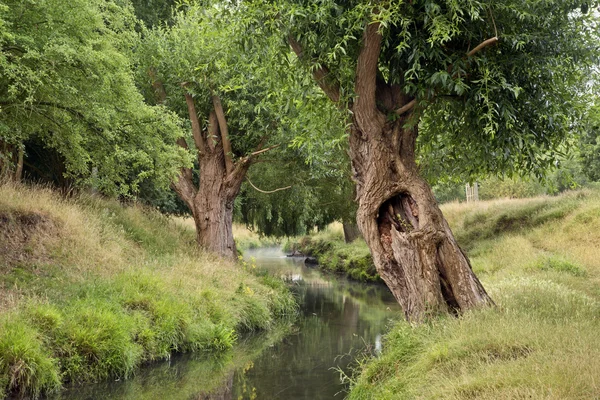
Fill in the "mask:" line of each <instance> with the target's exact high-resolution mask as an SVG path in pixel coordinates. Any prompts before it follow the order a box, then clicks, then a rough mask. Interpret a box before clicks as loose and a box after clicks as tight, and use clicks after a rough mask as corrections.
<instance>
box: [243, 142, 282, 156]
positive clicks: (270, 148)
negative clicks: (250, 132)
mask: <svg viewBox="0 0 600 400" xmlns="http://www.w3.org/2000/svg"><path fill="white" fill-rule="evenodd" d="M279 146H281V145H280V144H276V145H273V146H270V147H267V148H266V149H262V150H257V151H255V152H254V153H250V157H253V156H257V155H259V154H262V153H264V152H267V151H269V150H273V149H276V148H277V147H279Z"/></svg>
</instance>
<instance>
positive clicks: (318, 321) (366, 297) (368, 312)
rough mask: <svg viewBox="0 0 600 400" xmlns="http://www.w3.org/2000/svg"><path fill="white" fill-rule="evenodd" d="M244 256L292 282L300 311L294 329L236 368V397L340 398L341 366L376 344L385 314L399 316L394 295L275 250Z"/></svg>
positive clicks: (345, 367)
mask: <svg viewBox="0 0 600 400" xmlns="http://www.w3.org/2000/svg"><path fill="white" fill-rule="evenodd" d="M248 256H252V257H255V258H256V260H257V265H259V266H261V267H264V268H266V269H268V270H269V271H270V272H272V273H276V274H278V275H280V276H282V277H283V278H284V279H288V280H289V281H291V282H293V283H294V284H293V290H294V292H295V293H296V295H297V296H298V299H299V302H300V304H301V306H302V315H301V317H300V318H299V320H298V321H297V323H296V324H297V327H298V329H297V333H296V334H293V335H290V336H288V337H286V338H285V339H284V340H283V341H282V342H280V343H277V344H275V345H274V346H273V347H270V348H268V349H267V350H265V352H264V353H262V354H261V356H260V357H258V358H257V359H256V360H255V361H254V366H253V368H251V369H249V370H247V371H244V372H240V371H238V372H236V376H235V381H234V388H233V390H234V393H235V396H234V398H236V399H252V398H257V399H274V400H275V399H332V398H343V397H344V396H343V392H344V390H345V387H344V386H343V385H342V384H341V383H340V371H346V372H348V367H349V364H350V363H351V362H352V361H353V360H354V359H355V356H356V355H357V353H359V352H362V351H364V350H365V349H368V350H370V351H377V350H380V349H381V336H382V334H383V333H384V332H385V331H386V326H387V324H388V322H389V319H390V318H398V317H399V309H398V306H397V304H396V302H395V301H394V298H393V296H392V295H391V294H390V292H389V291H388V290H387V289H386V288H385V287H383V286H377V285H362V284H357V283H353V282H348V281H345V280H340V279H339V278H336V277H332V276H326V275H323V274H321V273H320V272H319V271H316V270H314V269H311V268H307V267H305V266H304V263H303V261H302V260H301V259H300V260H299V259H290V258H285V257H282V255H281V253H280V252H276V251H274V250H267V251H265V250H260V251H257V252H253V253H251V254H249V255H248ZM248 387H252V391H251V392H249V391H248Z"/></svg>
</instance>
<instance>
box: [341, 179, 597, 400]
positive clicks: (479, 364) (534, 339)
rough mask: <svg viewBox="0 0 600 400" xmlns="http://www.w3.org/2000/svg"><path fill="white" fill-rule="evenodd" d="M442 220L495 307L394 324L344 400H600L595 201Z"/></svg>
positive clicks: (562, 200)
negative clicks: (380, 350) (417, 322)
mask: <svg viewBox="0 0 600 400" xmlns="http://www.w3.org/2000/svg"><path fill="white" fill-rule="evenodd" d="M443 211H444V213H445V215H446V216H447V218H448V220H449V222H450V224H451V226H452V228H453V230H454V232H455V233H456V236H457V238H458V239H459V241H460V242H461V244H462V245H463V246H464V247H465V248H466V249H467V251H468V253H469V255H470V257H471V260H472V263H473V268H474V270H475V272H476V273H477V274H478V276H479V277H480V279H481V280H482V282H483V284H484V286H485V287H486V288H487V289H488V291H489V292H490V294H491V296H492V298H493V299H494V300H495V301H496V303H497V304H498V308H496V309H484V310H477V311H472V312H468V313H466V314H465V315H464V316H462V317H461V318H451V317H440V318H437V319H433V320H431V321H430V322H429V323H426V324H423V325H421V326H411V325H409V324H407V323H399V324H398V325H396V326H395V327H394V328H393V329H392V331H391V332H390V334H389V335H388V336H387V341H386V345H385V346H384V352H383V354H382V355H381V356H380V357H378V358H376V359H372V360H366V361H365V363H364V364H363V365H362V366H361V368H360V374H359V375H358V377H357V379H356V380H355V381H354V382H353V387H352V391H351V393H350V399H531V398H533V399H592V398H597V397H598V396H600V380H599V379H598V377H599V376H600V335H599V334H598V332H600V191H598V190H584V191H580V192H575V193H568V194H565V195H562V196H559V197H554V198H548V197H542V198H535V199H526V200H499V201H490V202H480V203H477V204H473V205H471V204H469V205H466V204H450V205H446V206H444V207H443Z"/></svg>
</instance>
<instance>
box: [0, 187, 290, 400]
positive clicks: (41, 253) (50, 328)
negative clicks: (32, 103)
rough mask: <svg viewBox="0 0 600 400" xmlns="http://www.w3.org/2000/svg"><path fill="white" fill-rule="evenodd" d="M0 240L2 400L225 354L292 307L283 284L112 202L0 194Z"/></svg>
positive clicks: (152, 215)
mask: <svg viewBox="0 0 600 400" xmlns="http://www.w3.org/2000/svg"><path fill="white" fill-rule="evenodd" d="M0 243H2V244H1V245H0V397H3V395H6V394H8V393H18V394H21V395H28V396H31V397H37V396H39V395H40V394H43V393H50V392H54V391H56V390H58V389H59V388H60V387H62V385H63V384H64V383H68V382H89V381H102V380H106V379H118V378H123V377H129V376H131V375H132V374H133V373H134V372H135V370H136V369H137V368H138V367H139V366H140V365H141V364H143V363H145V362H149V361H153V360H160V359H167V358H169V357H170V355H171V354H172V353H174V352H191V351H194V352H199V353H202V354H210V355H215V354H223V353H226V352H230V351H231V349H232V347H233V346H235V344H236V343H237V338H238V334H239V333H241V332H246V331H260V330H269V329H272V328H273V327H275V326H276V325H277V320H278V319H279V318H281V317H282V316H285V315H293V314H294V313H295V311H296V307H297V305H296V303H295V301H294V299H293V296H292V295H291V294H290V292H289V291H288V290H287V288H286V286H285V285H284V284H283V283H282V282H281V281H279V280H277V279H275V278H273V277H267V276H257V275H255V274H253V273H252V271H251V269H249V268H246V267H244V266H243V265H239V264H236V263H233V262H227V261H223V260H221V259H219V258H216V257H214V256H212V255H209V254H205V253H203V252H200V251H199V250H198V249H197V248H196V246H195V237H194V232H193V231H190V229H189V228H187V227H185V226H182V225H181V224H179V223H175V222H174V221H172V220H170V219H168V218H166V217H164V216H162V215H160V214H157V213H156V212H155V211H153V210H148V209H144V208H141V207H131V206H130V207H123V206H121V205H120V204H118V203H117V202H114V201H109V200H103V199H99V198H94V197H79V198H75V199H71V200H64V199H61V198H59V197H58V196H57V195H55V194H54V193H52V192H51V191H49V190H45V189H32V188H25V187H18V186H10V185H5V186H0ZM224 372H226V371H224Z"/></svg>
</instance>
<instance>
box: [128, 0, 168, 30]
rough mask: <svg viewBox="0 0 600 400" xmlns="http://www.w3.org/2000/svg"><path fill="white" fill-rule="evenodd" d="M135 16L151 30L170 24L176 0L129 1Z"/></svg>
mask: <svg viewBox="0 0 600 400" xmlns="http://www.w3.org/2000/svg"><path fill="white" fill-rule="evenodd" d="M131 4H132V5H133V8H134V10H135V15H136V16H137V17H138V18H139V19H140V20H142V21H143V22H144V24H145V25H146V26H147V27H149V28H151V27H153V26H157V25H161V24H170V23H171V22H172V16H173V11H174V10H173V8H174V7H175V6H177V4H178V1H177V0H131Z"/></svg>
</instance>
